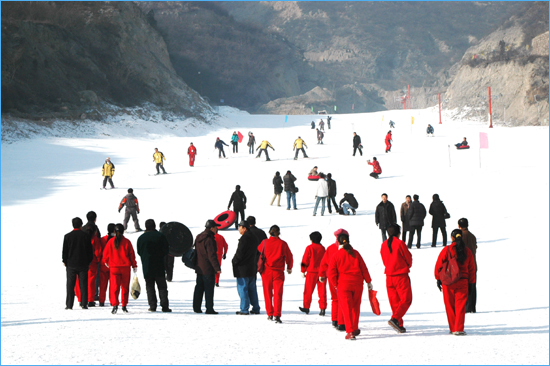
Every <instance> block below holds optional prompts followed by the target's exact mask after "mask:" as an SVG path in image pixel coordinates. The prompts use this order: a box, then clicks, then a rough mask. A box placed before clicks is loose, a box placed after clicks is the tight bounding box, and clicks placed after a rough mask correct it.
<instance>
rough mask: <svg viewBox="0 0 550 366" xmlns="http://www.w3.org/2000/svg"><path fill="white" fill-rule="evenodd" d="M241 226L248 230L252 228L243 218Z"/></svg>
mask: <svg viewBox="0 0 550 366" xmlns="http://www.w3.org/2000/svg"><path fill="white" fill-rule="evenodd" d="M239 226H242V227H244V228H245V229H247V230H248V229H250V225H249V224H248V222H246V221H245V220H241V222H239Z"/></svg>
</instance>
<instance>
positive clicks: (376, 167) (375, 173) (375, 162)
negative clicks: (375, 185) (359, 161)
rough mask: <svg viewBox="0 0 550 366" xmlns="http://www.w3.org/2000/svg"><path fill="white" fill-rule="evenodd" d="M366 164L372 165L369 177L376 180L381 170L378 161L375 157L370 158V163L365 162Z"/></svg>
mask: <svg viewBox="0 0 550 366" xmlns="http://www.w3.org/2000/svg"><path fill="white" fill-rule="evenodd" d="M367 164H369V165H372V173H370V174H369V175H370V176H371V177H373V178H375V179H378V176H379V175H380V174H382V168H381V167H380V163H379V162H378V159H376V156H375V157H373V158H372V163H371V162H370V160H367Z"/></svg>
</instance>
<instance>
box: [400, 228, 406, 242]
mask: <svg viewBox="0 0 550 366" xmlns="http://www.w3.org/2000/svg"><path fill="white" fill-rule="evenodd" d="M404 226H405V225H403V226H402V227H404ZM407 232H408V230H405V229H403V235H402V238H401V240H403V241H404V242H405V243H407Z"/></svg>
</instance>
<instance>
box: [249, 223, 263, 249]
mask: <svg viewBox="0 0 550 366" xmlns="http://www.w3.org/2000/svg"><path fill="white" fill-rule="evenodd" d="M249 231H250V232H251V233H252V234H254V237H255V238H256V239H257V241H258V243H257V245H256V247H258V245H260V243H261V242H262V241H264V240H265V239H267V235H266V234H265V231H263V230H262V229H260V228H258V227H256V226H251V227H250V230H249ZM258 253H259V252H258Z"/></svg>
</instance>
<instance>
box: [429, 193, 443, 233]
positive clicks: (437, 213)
mask: <svg viewBox="0 0 550 366" xmlns="http://www.w3.org/2000/svg"><path fill="white" fill-rule="evenodd" d="M446 213H447V208H446V207H445V205H444V204H443V201H440V200H437V201H433V202H432V204H431V205H430V215H432V216H433V217H432V227H445V226H447V225H446V224H445V214H446Z"/></svg>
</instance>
